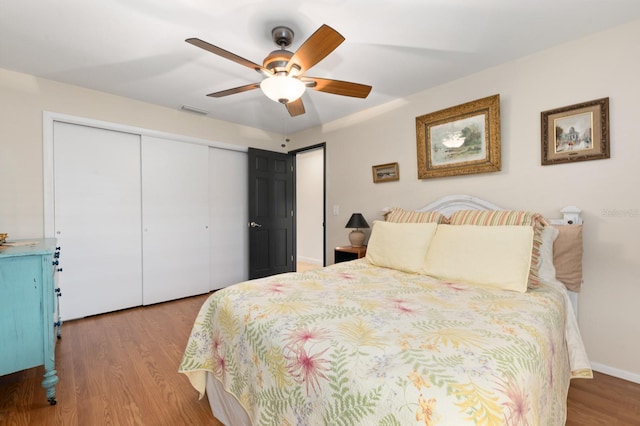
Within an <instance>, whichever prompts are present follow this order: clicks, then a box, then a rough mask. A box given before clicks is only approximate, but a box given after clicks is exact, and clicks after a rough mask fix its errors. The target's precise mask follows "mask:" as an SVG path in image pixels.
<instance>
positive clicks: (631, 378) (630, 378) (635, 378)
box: [591, 361, 640, 384]
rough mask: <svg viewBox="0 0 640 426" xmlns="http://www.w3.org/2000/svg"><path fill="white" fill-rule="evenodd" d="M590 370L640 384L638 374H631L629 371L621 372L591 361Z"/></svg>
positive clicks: (639, 375)
mask: <svg viewBox="0 0 640 426" xmlns="http://www.w3.org/2000/svg"><path fill="white" fill-rule="evenodd" d="M591 369H592V370H594V371H597V372H599V373H603V374H607V375H609V376H613V377H617V378H618V379H622V380H627V381H629V382H633V383H638V384H640V374H638V373H632V372H631V371H626V370H621V369H619V368H615V367H609V366H608V365H605V364H600V363H599V362H593V361H591Z"/></svg>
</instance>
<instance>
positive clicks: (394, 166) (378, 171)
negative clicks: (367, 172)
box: [372, 163, 400, 183]
mask: <svg viewBox="0 0 640 426" xmlns="http://www.w3.org/2000/svg"><path fill="white" fill-rule="evenodd" d="M372 169H373V183H381V182H391V181H394V180H400V170H399V168H398V163H387V164H380V165H377V166H373V167H372Z"/></svg>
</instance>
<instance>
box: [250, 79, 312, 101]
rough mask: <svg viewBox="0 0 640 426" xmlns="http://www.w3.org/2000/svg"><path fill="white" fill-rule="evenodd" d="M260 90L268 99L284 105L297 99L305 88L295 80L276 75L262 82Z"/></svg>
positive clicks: (300, 82)
mask: <svg viewBox="0 0 640 426" xmlns="http://www.w3.org/2000/svg"><path fill="white" fill-rule="evenodd" d="M260 88H261V89H262V91H263V92H264V94H265V95H267V97H268V98H269V99H271V100H273V101H276V102H280V103H283V104H286V103H287V102H293V101H295V100H297V99H299V98H300V96H302V94H303V93H304V89H305V88H306V86H305V85H304V83H303V82H302V81H300V80H298V79H297V78H293V77H287V76H284V75H276V76H273V77H269V78H265V79H264V80H262V82H261V83H260Z"/></svg>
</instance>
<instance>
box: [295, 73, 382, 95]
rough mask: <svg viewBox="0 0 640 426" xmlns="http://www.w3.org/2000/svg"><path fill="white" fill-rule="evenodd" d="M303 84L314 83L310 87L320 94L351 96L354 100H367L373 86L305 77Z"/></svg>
mask: <svg viewBox="0 0 640 426" xmlns="http://www.w3.org/2000/svg"><path fill="white" fill-rule="evenodd" d="M301 80H302V81H303V82H305V83H306V82H308V81H312V82H313V83H314V84H313V85H310V86H309V87H311V88H312V89H313V90H318V91H320V92H326V93H333V94H334V95H342V96H351V97H354V98H366V97H367V96H369V92H371V86H367V85H366V84H360V83H351V82H349V81H340V80H330V79H327V78H316V77H304V78H301Z"/></svg>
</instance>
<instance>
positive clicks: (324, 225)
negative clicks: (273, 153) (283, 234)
mask: <svg viewBox="0 0 640 426" xmlns="http://www.w3.org/2000/svg"><path fill="white" fill-rule="evenodd" d="M314 149H322V266H327V143H326V142H321V143H318V144H315V145H310V146H306V147H304V148H299V149H295V150H293V151H289V152H288V154H292V155H293V164H294V166H293V167H294V171H295V174H294V176H293V191H294V192H293V196H294V200H293V201H294V203H293V208H294V217H295V219H296V220H295V221H294V223H293V238H294V246H293V248H294V256H295V260H296V261H297V259H298V257H297V252H296V250H297V245H296V244H295V241H296V238H297V232H298V231H297V229H298V211H297V204H296V202H297V200H296V190H297V176H298V165H297V164H296V158H297V155H298V154H299V153H302V152H306V151H312V150H314Z"/></svg>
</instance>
